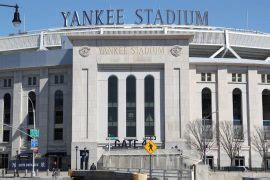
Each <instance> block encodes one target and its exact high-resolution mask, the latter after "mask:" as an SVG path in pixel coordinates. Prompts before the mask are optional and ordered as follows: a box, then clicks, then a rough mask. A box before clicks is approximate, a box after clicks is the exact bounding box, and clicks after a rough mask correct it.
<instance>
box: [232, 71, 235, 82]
mask: <svg viewBox="0 0 270 180" xmlns="http://www.w3.org/2000/svg"><path fill="white" fill-rule="evenodd" d="M232 82H236V73H232Z"/></svg>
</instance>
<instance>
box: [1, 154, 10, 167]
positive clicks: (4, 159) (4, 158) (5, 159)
mask: <svg viewBox="0 0 270 180" xmlns="http://www.w3.org/2000/svg"><path fill="white" fill-rule="evenodd" d="M4 168H6V169H7V168H8V154H0V169H4Z"/></svg>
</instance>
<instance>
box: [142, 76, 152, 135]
mask: <svg viewBox="0 0 270 180" xmlns="http://www.w3.org/2000/svg"><path fill="white" fill-rule="evenodd" d="M154 85H155V82H154V78H153V77H152V76H150V75H148V76H146V77H145V79H144V120H145V136H154V135H155V98H154Z"/></svg>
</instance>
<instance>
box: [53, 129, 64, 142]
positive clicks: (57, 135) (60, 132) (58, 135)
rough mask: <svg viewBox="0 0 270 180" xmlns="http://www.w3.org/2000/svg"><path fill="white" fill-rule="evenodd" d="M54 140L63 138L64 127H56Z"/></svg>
mask: <svg viewBox="0 0 270 180" xmlns="http://www.w3.org/2000/svg"><path fill="white" fill-rule="evenodd" d="M54 140H63V129H62V128H55V129H54Z"/></svg>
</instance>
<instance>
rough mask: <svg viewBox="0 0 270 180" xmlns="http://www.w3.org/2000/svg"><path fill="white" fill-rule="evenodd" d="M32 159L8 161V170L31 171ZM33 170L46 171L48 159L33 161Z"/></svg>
mask: <svg viewBox="0 0 270 180" xmlns="http://www.w3.org/2000/svg"><path fill="white" fill-rule="evenodd" d="M32 161H33V160H32V159H29V160H20V159H17V160H10V161H9V167H8V169H9V170H15V169H17V170H25V169H27V170H32V164H33V163H32ZM35 169H38V170H39V171H47V169H48V159H46V158H42V159H35Z"/></svg>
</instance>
